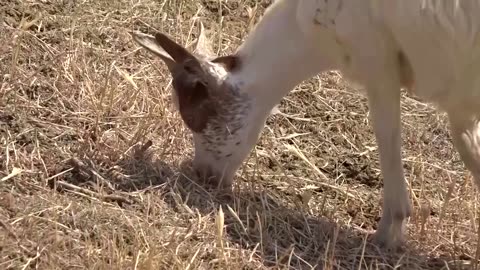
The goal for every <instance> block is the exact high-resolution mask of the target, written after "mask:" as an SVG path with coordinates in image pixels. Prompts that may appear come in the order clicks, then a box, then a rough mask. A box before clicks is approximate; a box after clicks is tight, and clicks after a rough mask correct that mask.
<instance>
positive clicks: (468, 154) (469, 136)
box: [448, 109, 480, 189]
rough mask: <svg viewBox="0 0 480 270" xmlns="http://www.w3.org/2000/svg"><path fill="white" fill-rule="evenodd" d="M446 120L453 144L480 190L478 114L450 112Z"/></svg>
mask: <svg viewBox="0 0 480 270" xmlns="http://www.w3.org/2000/svg"><path fill="white" fill-rule="evenodd" d="M477 110H479V111H480V109H477ZM448 118H449V120H450V128H451V134H452V139H453V144H454V145H455V148H456V149H457V151H458V153H459V154H460V157H461V159H462V160H463V163H464V164H465V167H467V169H468V170H469V171H470V172H471V173H472V175H473V179H474V181H475V184H476V185H477V188H478V189H480V112H477V111H474V112H468V111H467V110H464V109H458V110H450V111H448Z"/></svg>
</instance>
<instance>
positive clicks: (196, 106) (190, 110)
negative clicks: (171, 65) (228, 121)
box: [172, 65, 217, 133]
mask: <svg viewBox="0 0 480 270" xmlns="http://www.w3.org/2000/svg"><path fill="white" fill-rule="evenodd" d="M199 69H201V68H200V67H199V66H198V67H197V66H195V67H189V66H188V65H185V66H184V67H183V68H181V69H178V71H175V72H173V73H172V75H173V82H172V84H173V88H174V90H175V92H176V94H177V96H178V102H179V110H180V115H181V117H182V119H183V121H184V122H185V125H186V126H187V127H188V128H189V129H191V130H192V131H193V132H197V133H199V132H201V131H203V130H204V129H205V128H206V126H207V123H208V120H209V119H210V118H211V117H214V116H216V115H217V111H216V109H215V107H216V106H215V102H214V99H213V98H212V97H211V93H210V91H209V82H208V81H207V80H206V76H208V75H203V76H197V75H196V74H198V73H203V71H202V70H199Z"/></svg>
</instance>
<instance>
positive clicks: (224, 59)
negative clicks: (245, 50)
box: [212, 54, 242, 72]
mask: <svg viewBox="0 0 480 270" xmlns="http://www.w3.org/2000/svg"><path fill="white" fill-rule="evenodd" d="M212 62H213V63H218V64H221V65H223V66H224V67H225V69H226V70H228V71H230V72H233V71H236V70H238V69H239V68H240V66H241V64H242V63H241V61H240V57H239V56H237V55H233V54H232V55H227V56H220V57H217V58H215V59H213V60H212Z"/></svg>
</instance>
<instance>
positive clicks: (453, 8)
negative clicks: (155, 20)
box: [137, 0, 480, 247]
mask: <svg viewBox="0 0 480 270" xmlns="http://www.w3.org/2000/svg"><path fill="white" fill-rule="evenodd" d="M479 14H480V0H369V1H360V0H329V1H327V0H276V1H275V2H274V3H273V4H272V5H271V6H270V7H269V8H268V10H267V12H266V13H265V15H264V16H263V18H262V19H261V21H260V22H259V23H258V24H257V26H256V27H255V29H254V30H253V31H252V32H251V33H250V34H249V36H248V37H247V39H246V40H245V42H244V43H243V44H242V45H241V46H240V47H239V49H238V50H237V52H236V53H235V54H234V55H231V56H227V57H224V58H223V60H221V59H218V58H217V59H215V60H212V61H211V62H210V63H203V64H205V66H208V67H211V68H209V69H201V68H200V69H199V68H197V71H196V72H195V70H194V71H192V68H190V69H186V68H185V67H186V66H187V67H188V64H189V63H194V64H195V63H196V64H197V65H196V67H201V66H203V65H202V64H200V63H202V62H201V61H199V60H198V59H196V58H195V57H194V56H192V55H190V54H189V53H187V52H186V51H185V49H183V48H182V47H181V46H180V45H178V44H175V43H174V42H173V41H170V40H168V39H166V38H165V36H163V35H158V36H157V40H156V41H155V39H154V38H152V37H150V38H148V37H145V36H143V37H142V36H141V35H137V40H138V41H139V43H140V44H142V45H143V46H144V47H146V48H148V49H150V50H151V51H153V52H154V53H156V54H157V55H159V56H160V57H161V58H162V59H163V60H164V62H165V63H166V64H167V65H169V67H170V68H171V70H172V73H173V75H175V74H177V76H176V77H175V76H174V79H175V78H176V79H175V82H176V83H174V84H173V85H174V88H175V90H176V93H177V94H180V95H179V99H180V101H181V102H179V103H180V104H183V106H180V109H179V110H180V113H181V115H182V118H183V119H184V121H185V122H186V123H187V124H189V126H190V129H191V130H192V132H193V136H194V144H195V158H194V164H197V165H195V166H196V167H197V169H198V170H199V171H205V172H207V174H210V175H213V176H216V177H214V178H216V179H219V181H223V183H224V184H225V185H227V186H230V185H231V183H232V180H233V175H234V174H235V171H236V170H237V169H238V167H239V166H240V165H241V163H242V162H243V160H245V158H246V157H247V155H248V153H249V151H250V150H251V149H252V148H253V146H254V145H255V143H256V142H257V139H258V136H259V135H260V132H261V130H262V128H263V126H264V123H265V120H266V118H267V117H268V114H269V112H270V111H271V109H272V108H273V107H274V106H275V104H278V103H279V102H280V101H281V99H282V98H283V97H284V96H285V95H286V94H288V92H289V91H291V90H292V88H293V87H295V85H297V84H299V83H300V82H301V81H303V80H305V79H308V78H310V77H312V76H313V75H316V74H318V73H320V72H322V71H326V70H331V69H337V70H341V71H342V72H343V73H344V74H345V75H347V77H350V78H351V79H353V80H355V81H358V82H360V83H361V84H363V85H364V86H365V88H366V94H367V96H368V101H369V108H370V116H371V118H372V125H373V130H374V133H375V136H376V139H377V144H378V151H379V155H380V167H381V171H382V175H383V178H384V198H383V208H382V209H383V214H382V218H381V220H380V223H379V226H378V230H377V232H376V236H375V238H376V239H377V240H378V242H380V243H383V244H386V245H387V246H393V247H394V246H397V244H399V243H401V239H402V238H403V234H404V233H403V228H404V226H403V225H404V224H405V221H406V219H407V218H408V217H409V216H410V211H411V209H410V202H409V195H408V191H407V186H406V182H405V177H404V172H403V166H402V157H401V136H400V134H401V125H400V89H401V87H407V88H409V90H410V91H411V92H413V93H415V94H416V95H417V96H419V97H421V98H423V99H424V100H425V101H428V102H430V103H435V104H436V105H438V107H440V108H441V109H443V110H444V111H446V112H447V114H448V117H449V120H450V123H451V134H452V138H453V142H454V144H455V147H456V149H457V150H458V152H459V153H460V156H461V157H462V160H463V161H464V163H465V165H466V167H467V168H468V169H469V170H470V171H471V172H472V174H473V176H474V179H475V181H476V183H477V186H480V76H479V71H480V32H479V31H480V16H479ZM164 49H166V50H168V51H169V54H170V56H172V57H171V58H170V57H169V56H167V55H166V53H164V52H163V50H164ZM172 59H174V60H175V61H174V60H172ZM187 60H188V61H187ZM177 62H178V63H177ZM214 63H220V64H218V65H217V64H214ZM222 63H223V64H222ZM221 64H222V65H223V66H227V67H228V66H230V67H234V66H236V68H232V69H229V68H226V69H223V68H224V67H221ZM225 64H226V65H225ZM216 68H218V70H217V69H216ZM179 71H181V72H180V73H181V74H184V75H185V74H186V76H183V77H182V76H178V73H179ZM223 71H226V72H223ZM187 75H188V76H187ZM192 82H193V83H192ZM198 93H200V94H201V95H199V94H198ZM232 93H235V95H232ZM237 94H238V95H237ZM237 96H241V97H242V98H241V99H239V98H236V97H237ZM214 104H216V105H214ZM182 112H183V113H182Z"/></svg>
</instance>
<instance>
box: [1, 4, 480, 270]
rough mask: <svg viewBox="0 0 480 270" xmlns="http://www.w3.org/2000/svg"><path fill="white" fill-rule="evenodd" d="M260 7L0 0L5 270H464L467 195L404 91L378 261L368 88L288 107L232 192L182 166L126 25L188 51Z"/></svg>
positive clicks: (440, 132)
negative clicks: (389, 221) (389, 211)
mask: <svg viewBox="0 0 480 270" xmlns="http://www.w3.org/2000/svg"><path fill="white" fill-rule="evenodd" d="M268 4H269V1H260V2H259V3H258V4H257V5H255V1H248V0H242V1H228V2H227V1H213V0H208V1H207V0H202V1H184V0H163V1H160V0H158V1H154V0H141V1H106V0H104V1H76V0H75V1H61V0H45V1H33V0H32V1H20V0H0V18H1V23H0V33H2V34H1V35H0V43H1V44H2V45H1V46H0V75H1V78H0V80H1V87H0V135H1V136H0V153H1V154H0V267H1V268H2V269H34V268H35V269H266V268H272V267H273V268H281V269H283V268H288V267H290V268H292V269H310V268H313V267H316V269H394V268H396V269H442V267H444V268H443V269H465V268H462V267H465V266H467V267H468V265H469V264H471V263H472V262H473V261H474V258H475V254H476V243H477V234H476V228H477V227H478V217H477V215H478V214H477V213H478V211H477V207H478V206H477V197H476V192H475V190H474V188H473V185H472V182H471V179H470V176H469V174H467V173H466V171H465V169H464V167H463V164H462V163H461V161H460V160H459V158H458V156H457V154H456V153H455V151H454V150H453V147H452V145H451V141H450V137H449V134H448V132H447V129H446V121H445V118H444V116H443V115H441V114H437V113H435V110H434V109H433V108H431V107H429V106H426V105H424V104H422V103H420V102H418V101H416V100H414V99H412V98H411V97H406V96H405V97H404V98H403V100H402V101H403V111H404V114H403V123H404V124H403V125H404V131H403V139H404V140H403V142H404V146H405V148H404V149H405V150H404V153H403V155H404V158H405V167H406V171H407V177H408V179H409V184H410V186H409V187H410V190H411V196H412V200H413V203H414V207H415V214H414V216H413V217H412V219H411V221H410V224H409V227H408V236H409V242H408V246H407V247H406V250H405V252H404V253H397V254H386V253H383V252H382V251H381V250H378V249H377V248H376V247H375V246H373V245H371V244H370V243H369V242H368V239H367V235H368V234H367V233H366V232H367V231H371V230H373V229H375V225H376V222H377V221H378V219H379V217H380V207H379V206H380V200H381V187H382V181H381V178H380V176H379V167H378V155H377V152H376V144H375V141H374V137H373V134H372V132H371V129H370V125H369V123H368V121H369V120H368V108H367V105H366V102H365V98H364V97H362V96H361V95H360V94H358V93H357V92H355V91H350V88H351V87H349V86H348V85H346V84H345V83H344V82H343V81H342V80H341V77H340V76H339V74H337V73H335V72H329V73H325V74H321V75H319V76H317V77H315V78H312V79H311V80H308V81H306V82H304V83H303V84H302V85H299V86H298V87H296V88H295V90H294V91H292V92H291V94H289V95H288V96H287V97H286V98H285V99H284V100H283V102H282V104H281V105H280V112H279V113H277V114H275V115H272V116H271V117H270V118H269V120H268V126H267V127H266V129H265V130H264V132H263V136H262V137H261V139H260V141H259V143H258V144H257V146H256V148H255V150H254V151H253V152H252V154H251V155H250V157H249V159H248V161H247V162H246V164H245V166H244V167H243V168H242V169H241V171H239V173H238V177H237V181H236V184H235V193H234V196H233V198H232V197H228V198H226V197H224V196H221V194H216V192H215V191H214V190H207V188H206V187H204V186H202V185H200V184H198V183H196V182H195V178H193V177H191V173H190V171H189V161H190V156H191V153H192V149H191V141H190V135H189V132H188V131H187V130H186V129H185V127H184V126H183V124H182V123H181V121H180V118H179V116H178V114H177V113H176V112H175V110H174V109H173V106H172V104H171V102H170V96H169V94H170V90H171V88H170V85H169V82H170V77H168V72H166V69H165V66H164V65H163V64H162V63H161V62H160V61H158V59H154V58H152V57H151V55H150V54H148V53H147V52H145V51H143V50H141V49H139V48H138V47H137V46H136V45H135V44H134V43H133V42H132V40H131V37H130V36H129V34H128V31H130V30H133V29H135V30H141V31H144V32H148V33H153V32H154V31H162V32H166V33H167V34H169V35H171V36H173V37H174V38H175V39H176V40H178V41H181V42H182V43H183V44H190V43H191V42H192V41H193V40H194V38H195V35H196V33H195V31H194V30H195V28H194V21H195V20H196V19H199V18H200V19H202V21H203V22H204V24H205V27H206V29H207V30H209V35H210V36H211V37H212V39H213V40H214V41H215V42H214V44H215V49H216V51H217V52H218V53H219V54H226V53H228V52H230V51H232V50H233V49H234V48H236V46H238V44H239V43H240V42H241V40H242V39H243V38H244V37H245V34H246V32H247V31H248V29H249V27H251V25H252V24H253V23H254V22H255V18H258V16H260V15H261V14H262V13H263V10H264V8H265V7H266V6H268ZM323 175H325V176H326V178H327V179H324V177H323Z"/></svg>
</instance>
